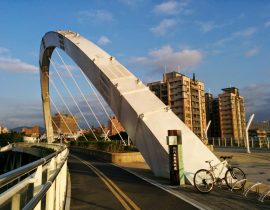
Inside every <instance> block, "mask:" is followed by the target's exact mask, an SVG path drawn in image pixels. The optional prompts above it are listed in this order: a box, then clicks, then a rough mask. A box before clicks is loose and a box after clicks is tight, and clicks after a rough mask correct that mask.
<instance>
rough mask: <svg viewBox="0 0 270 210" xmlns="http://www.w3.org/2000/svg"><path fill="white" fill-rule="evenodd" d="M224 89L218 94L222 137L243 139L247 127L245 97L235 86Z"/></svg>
mask: <svg viewBox="0 0 270 210" xmlns="http://www.w3.org/2000/svg"><path fill="white" fill-rule="evenodd" d="M222 90H223V93H222V94H219V96H218V105H219V117H220V132H221V137H222V138H233V139H239V140H243V139H244V137H245V129H246V120H245V107H244V98H243V97H242V96H240V95H239V90H238V89H237V88H235V87H230V88H224V89H222Z"/></svg>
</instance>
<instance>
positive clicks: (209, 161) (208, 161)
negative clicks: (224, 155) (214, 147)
mask: <svg viewBox="0 0 270 210" xmlns="http://www.w3.org/2000/svg"><path fill="white" fill-rule="evenodd" d="M212 161H213V160H207V161H205V162H206V163H211V162H212Z"/></svg>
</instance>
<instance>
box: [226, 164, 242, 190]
mask: <svg viewBox="0 0 270 210" xmlns="http://www.w3.org/2000/svg"><path fill="white" fill-rule="evenodd" d="M225 181H226V184H227V186H228V187H229V188H230V189H233V190H241V189H243V188H244V186H245V184H246V175H245V173H244V172H243V171H242V170H241V169H240V168H237V167H231V168H229V169H228V171H226V174H225Z"/></svg>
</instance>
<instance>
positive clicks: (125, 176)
mask: <svg viewBox="0 0 270 210" xmlns="http://www.w3.org/2000/svg"><path fill="white" fill-rule="evenodd" d="M68 167H69V171H70V175H71V203H70V204H71V206H70V208H71V209H72V210H73V209H79V210H83V209H107V210H118V209H127V210H132V209H135V210H139V209H168V210H169V209H172V210H175V209H187V210H195V209H198V208H197V206H196V205H195V204H194V203H195V202H194V203H193V202H192V203H191V202H190V201H185V200H183V199H181V198H179V196H175V195H172V194H171V193H168V192H166V191H165V190H162V189H160V188H158V187H156V186H154V185H152V184H149V183H148V182H146V181H145V180H143V179H140V178H138V177H137V176H134V175H133V174H131V173H128V172H127V171H125V170H123V169H122V168H119V167H116V166H114V165H112V164H109V163H105V162H102V161H98V160H94V159H92V158H90V157H89V156H87V155H83V154H79V153H74V152H71V154H70V156H69V159H68Z"/></svg>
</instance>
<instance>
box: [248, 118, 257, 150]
mask: <svg viewBox="0 0 270 210" xmlns="http://www.w3.org/2000/svg"><path fill="white" fill-rule="evenodd" d="M254 116H255V115H254V114H252V115H251V116H250V118H249V120H248V124H247V127H246V145H247V153H250V149H249V137H248V129H249V127H250V124H251V122H252V120H253V118H254Z"/></svg>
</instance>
